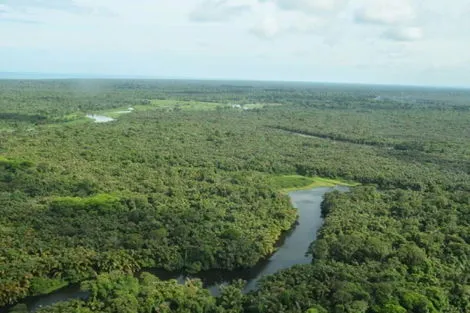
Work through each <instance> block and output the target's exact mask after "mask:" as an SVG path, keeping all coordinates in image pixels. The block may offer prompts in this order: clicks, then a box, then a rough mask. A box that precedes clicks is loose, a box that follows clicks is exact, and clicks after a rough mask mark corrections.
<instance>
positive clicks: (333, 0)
mask: <svg viewBox="0 0 470 313" xmlns="http://www.w3.org/2000/svg"><path fill="white" fill-rule="evenodd" d="M259 1H260V2H272V3H275V4H276V5H277V6H278V7H279V8H280V9H281V10H286V11H299V12H303V13H314V14H319V13H323V12H334V11H337V10H338V9H340V8H343V7H344V5H345V4H346V3H347V2H348V0H259Z"/></svg>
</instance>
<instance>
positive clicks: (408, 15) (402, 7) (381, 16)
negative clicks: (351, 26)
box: [355, 0, 416, 24]
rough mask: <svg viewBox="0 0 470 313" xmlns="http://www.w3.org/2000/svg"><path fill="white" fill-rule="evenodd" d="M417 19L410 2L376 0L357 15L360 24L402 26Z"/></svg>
mask: <svg viewBox="0 0 470 313" xmlns="http://www.w3.org/2000/svg"><path fill="white" fill-rule="evenodd" d="M415 18H416V13H415V10H414V8H413V6H412V3H411V1H410V0H393V1H391V0H374V1H373V2H369V3H367V4H366V5H364V6H362V7H361V8H359V9H358V10H357V11H356V13H355V20H356V22H358V23H371V24H402V23H406V22H409V21H412V20H413V19H415Z"/></svg>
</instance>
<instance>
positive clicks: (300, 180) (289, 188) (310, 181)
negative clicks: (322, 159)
mask: <svg viewBox="0 0 470 313" xmlns="http://www.w3.org/2000/svg"><path fill="white" fill-rule="evenodd" d="M270 182H271V186H273V187H274V188H276V189H277V190H279V191H280V192H281V193H284V194H288V193H290V192H293V191H300V190H309V189H313V188H321V187H335V186H346V187H355V186H359V185H360V184H359V183H357V182H353V181H347V180H343V179H340V178H336V179H332V178H326V177H319V176H314V177H307V176H302V175H279V176H272V177H270Z"/></svg>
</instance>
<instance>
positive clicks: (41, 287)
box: [30, 277, 68, 295]
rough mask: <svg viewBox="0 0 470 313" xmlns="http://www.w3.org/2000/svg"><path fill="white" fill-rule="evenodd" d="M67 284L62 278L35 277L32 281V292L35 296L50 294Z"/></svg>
mask: <svg viewBox="0 0 470 313" xmlns="http://www.w3.org/2000/svg"><path fill="white" fill-rule="evenodd" d="M67 284H68V283H67V282H64V281H63V280H62V279H60V278H45V277H35V278H33V279H32V280H31V287H30V291H31V294H33V295H41V294H48V293H51V292H53V291H55V290H57V289H60V288H62V287H65V286H67Z"/></svg>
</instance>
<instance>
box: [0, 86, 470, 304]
mask: <svg viewBox="0 0 470 313" xmlns="http://www.w3.org/2000/svg"><path fill="white" fill-rule="evenodd" d="M234 104H236V105H235V106H234ZM128 107H133V108H135V111H134V112H132V113H129V114H121V115H119V116H116V117H117V120H116V121H113V122H110V123H104V124H97V123H93V122H92V121H91V120H88V119H87V118H86V117H85V115H86V114H87V113H100V112H116V111H119V110H122V109H127V108H128ZM469 121H470V91H468V90H445V89H430V88H427V89H426V88H417V87H386V86H348V85H326V84H307V83H290V84H288V83H261V82H211V81H206V82H198V81H151V80H148V81H147V80H143V81H138V80H83V81H81V80H44V81H41V80H37V81H23V80H17V81H13V80H12V81H0V306H4V305H10V304H15V303H18V302H20V301H21V299H23V298H25V297H27V296H30V295H37V294H43V293H47V292H50V291H52V290H54V289H57V288H60V287H62V286H64V285H67V284H70V283H76V282H83V283H82V285H83V288H84V289H87V290H90V292H91V297H90V298H89V299H88V300H86V301H85V300H73V301H69V302H65V303H61V304H58V305H55V306H52V307H48V308H44V309H42V310H40V312H42V313H46V312H76V313H79V312H83V313H85V312H86V313H88V312H103V313H104V312H106V313H114V312H116V313H117V312H231V313H235V312H253V313H255V312H256V313H258V312H259V313H262V312H273V313H274V312H295V313H297V312H298V313H300V312H302V313H305V312H308V313H317V312H318V313H324V312H330V313H406V312H409V313H437V312H444V313H467V312H470V282H469V278H470V140H469V138H470V122H469ZM318 177H323V180H322V179H320V180H319V178H318ZM325 179H327V180H326V182H328V179H329V180H330V183H331V182H333V183H334V182H335V180H341V181H347V182H356V183H357V184H360V185H358V186H356V187H352V189H351V192H348V193H339V192H333V193H330V194H328V195H327V196H326V198H325V201H324V203H323V205H322V213H323V215H324V218H325V224H324V226H323V227H322V229H321V230H320V233H319V236H318V239H317V240H316V241H315V242H313V243H312V245H311V249H310V251H309V253H310V254H311V255H312V264H307V265H299V266H294V267H293V268H291V269H288V270H284V271H281V272H279V273H276V274H275V275H272V276H269V277H267V278H266V279H264V280H263V281H262V283H261V285H260V288H259V289H258V290H257V291H255V292H252V293H249V294H246V295H245V294H243V293H242V292H241V289H242V286H243V282H236V283H234V284H232V285H229V286H226V287H223V289H222V292H221V296H220V297H217V298H216V297H213V296H211V295H210V294H209V292H208V291H207V290H204V289H203V288H202V285H201V283H200V282H198V281H189V282H187V283H186V284H185V285H179V284H177V283H176V281H161V280H160V279H158V278H157V277H154V276H153V275H151V274H148V273H143V274H141V275H140V276H139V277H135V276H133V275H132V273H134V272H137V271H139V270H140V269H145V268H162V269H166V270H178V271H184V272H188V273H196V272H199V271H202V270H208V269H220V270H232V269H239V268H247V267H251V266H253V265H255V264H256V263H257V262H258V261H259V260H261V259H263V258H265V257H266V256H268V255H270V254H271V253H272V252H273V250H274V246H275V243H276V241H277V239H278V238H279V236H280V235H281V234H282V232H284V231H286V230H288V229H290V228H291V226H292V225H293V224H294V223H295V221H296V217H297V215H296V211H295V210H294V209H293V208H292V207H291V204H290V202H289V199H288V197H287V195H285V193H283V192H282V190H285V189H289V188H301V187H303V186H305V185H309V184H315V182H317V183H318V182H319V181H323V183H325ZM354 185H356V184H354ZM313 186H314V185H313ZM23 309H24V308H22V307H21V306H17V307H14V308H13V309H12V310H13V311H16V312H19V311H21V310H23Z"/></svg>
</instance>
